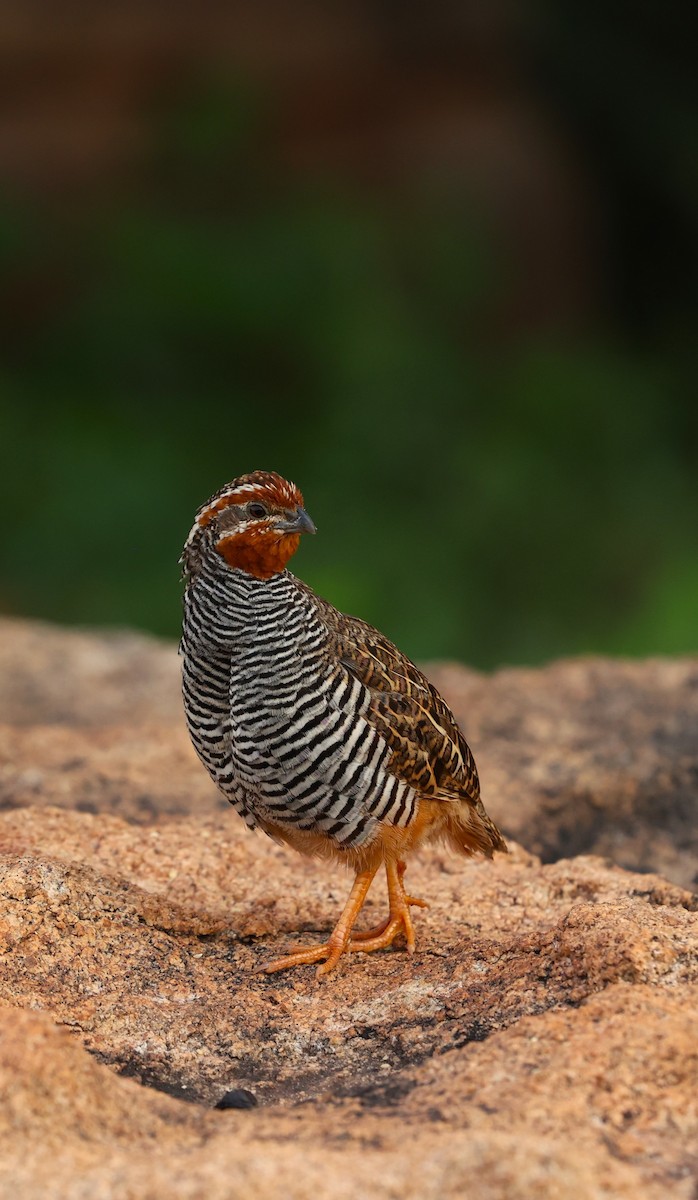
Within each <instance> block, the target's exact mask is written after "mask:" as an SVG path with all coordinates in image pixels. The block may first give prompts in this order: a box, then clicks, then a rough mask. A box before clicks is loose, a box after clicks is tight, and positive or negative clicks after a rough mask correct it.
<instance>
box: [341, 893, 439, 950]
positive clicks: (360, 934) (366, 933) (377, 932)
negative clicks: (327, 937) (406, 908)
mask: <svg viewBox="0 0 698 1200" xmlns="http://www.w3.org/2000/svg"><path fill="white" fill-rule="evenodd" d="M405 904H412V905H414V906H415V907H416V908H428V907H429V905H428V904H427V902H426V900H420V898H419V897H418V896H408V895H405ZM400 911H401V910H398V912H395V913H390V914H389V915H388V916H387V917H386V918H385V920H384V921H381V923H380V925H373V926H372V927H371V929H360V930H358V931H354V932H353V933H352V935H351V940H352V942H373V941H375V939H376V938H380V937H382V936H383V934H384V933H385V932H386V930H387V929H389V928H390V926H391V924H393V922H394V921H395V920H402V918H401V917H400V916H399V912H400ZM408 916H409V913H408ZM410 924H411V921H410ZM356 948H357V950H358V949H363V950H365V949H366V946H362V947H358V946H357V947H356Z"/></svg>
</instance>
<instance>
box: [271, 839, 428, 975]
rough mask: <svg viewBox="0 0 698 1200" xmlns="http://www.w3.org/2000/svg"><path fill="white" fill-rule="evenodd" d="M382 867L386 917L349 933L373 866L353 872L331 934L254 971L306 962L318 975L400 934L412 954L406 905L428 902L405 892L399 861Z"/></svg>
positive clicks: (411, 929) (382, 946) (411, 930)
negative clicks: (344, 958) (348, 956)
mask: <svg viewBox="0 0 698 1200" xmlns="http://www.w3.org/2000/svg"><path fill="white" fill-rule="evenodd" d="M386 871H387V877H388V900H389V903H390V911H389V913H388V917H387V920H385V921H383V923H382V924H381V925H377V926H375V928H373V929H366V930H364V931H363V932H359V933H352V926H353V924H354V921H355V920H356V918H357V916H358V915H359V912H360V911H361V907H362V905H363V902H364V900H365V899H366V893H367V892H368V889H369V887H370V886H371V880H372V879H373V876H374V875H375V869H374V870H372V871H363V872H360V873H359V874H357V876H356V879H355V881H354V886H353V888H352V892H351V895H350V897H349V899H348V901H347V903H346V905H345V907H344V911H343V912H342V915H341V917H340V918H339V921H338V922H337V924H336V926H335V928H334V930H333V932H332V935H331V937H330V938H329V939H328V940H327V941H326V942H323V943H322V944H321V945H319V946H299V947H298V948H297V949H296V950H294V951H293V952H292V953H291V954H286V955H284V957H283V958H275V959H273V961H272V962H269V963H264V964H263V965H262V966H260V967H257V970H256V971H255V974H264V975H272V974H273V973H274V972H275V971H285V970H286V968H287V967H302V966H306V965H307V964H309V963H319V964H320V965H319V966H318V969H317V975H318V977H322V976H323V975H328V974H329V972H330V971H333V970H334V968H335V967H336V966H337V963H338V962H339V960H340V958H341V957H342V955H343V954H351V953H358V952H360V953H363V954H368V953H369V952H370V951H372V950H384V949H385V948H386V947H387V946H392V944H393V942H394V941H395V938H396V937H399V935H400V934H403V935H404V938H405V942H406V943H407V952H408V954H413V953H414V946H415V937H414V927H413V925H412V917H411V916H410V905H413V906H416V907H417V908H428V907H429V905H428V904H427V902H426V900H421V899H419V898H418V897H416V896H408V895H407V893H406V891H405V888H404V885H403V882H402V880H403V876H404V874H405V864H404V863H403V862H394V861H393V862H387V863H386ZM323 960H324V961H323Z"/></svg>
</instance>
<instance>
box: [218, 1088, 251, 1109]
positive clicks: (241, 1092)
mask: <svg viewBox="0 0 698 1200" xmlns="http://www.w3.org/2000/svg"><path fill="white" fill-rule="evenodd" d="M256 1107H257V1097H256V1096H255V1095H254V1094H253V1093H252V1092H248V1091H247V1089H246V1088H233V1089H232V1090H231V1091H229V1092H226V1093H225V1095H224V1096H221V1098H220V1100H219V1101H218V1103H217V1105H216V1108H256Z"/></svg>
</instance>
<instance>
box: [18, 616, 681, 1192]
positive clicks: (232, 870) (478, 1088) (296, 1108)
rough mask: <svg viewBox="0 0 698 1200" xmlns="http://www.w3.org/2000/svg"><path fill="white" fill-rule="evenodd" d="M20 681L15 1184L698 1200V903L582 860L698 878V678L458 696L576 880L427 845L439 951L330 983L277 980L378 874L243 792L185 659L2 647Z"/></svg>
mask: <svg viewBox="0 0 698 1200" xmlns="http://www.w3.org/2000/svg"><path fill="white" fill-rule="evenodd" d="M0 664H1V665H3V666H4V674H3V676H2V679H3V682H2V685H0V706H1V711H0V716H1V719H2V720H3V721H4V724H3V725H2V726H0V801H1V803H2V805H3V808H4V811H0V897H1V899H0V959H1V969H0V1093H1V1094H2V1095H3V1098H4V1103H3V1105H2V1106H0V1147H1V1148H2V1149H1V1150H0V1192H2V1193H3V1194H8V1195H18V1196H22V1198H23V1200H24V1198H25V1197H27V1198H33V1197H37V1198H38V1197H42V1200H43V1198H45V1197H48V1198H49V1200H50V1198H52V1197H56V1198H58V1197H60V1198H61V1200H63V1198H66V1200H72V1198H73V1197H75V1200H83V1198H86V1197H90V1198H92V1197H111V1196H114V1195H119V1196H127V1197H134V1198H136V1197H137V1198H138V1200H140V1198H141V1197H143V1198H150V1197H152V1198H153V1200H155V1197H160V1196H162V1195H168V1196H172V1197H182V1198H187V1200H188V1198H190V1197H191V1198H192V1200H193V1198H194V1197H197V1198H198V1197H202V1196H206V1197H210V1198H211V1200H217V1198H218V1197H221V1200H222V1198H223V1197H228V1196H230V1195H243V1196H244V1195H247V1194H250V1195H255V1196H256V1197H262V1198H264V1197H267V1196H269V1197H271V1196H278V1195H287V1196H290V1197H296V1196H297V1197H307V1196H308V1195H309V1194H313V1193H315V1194H317V1195H318V1196H319V1197H325V1196H327V1197H331V1198H334V1197H338V1198H339V1197H342V1198H344V1197H346V1198H347V1200H348V1198H349V1197H355V1196H357V1195H364V1194H365V1195H371V1196H380V1197H398V1196H399V1197H408V1198H410V1197H414V1198H415V1200H416V1198H417V1197H420V1198H421V1197H427V1198H431V1197H434V1198H436V1197H451V1196H453V1197H456V1196H463V1195H464V1194H468V1195H477V1196H478V1197H484V1198H485V1200H490V1198H493V1200H494V1198H501V1200H505V1198H506V1200H509V1198H513V1200H518V1198H519V1197H521V1200H523V1198H524V1197H526V1198H528V1197H530V1196H533V1195H535V1196H541V1197H544V1198H548V1197H549V1198H551V1200H557V1198H558V1197H559V1198H560V1200H562V1198H563V1197H564V1198H565V1200H566V1198H568V1197H571V1196H574V1197H575V1198H576V1197H581V1198H582V1200H587V1198H588V1200H596V1198H597V1197H598V1198H599V1200H601V1198H604V1200H605V1198H607V1197H617V1196H618V1197H623V1196H626V1195H627V1196H628V1197H630V1196H633V1197H641V1198H644V1197H647V1198H649V1200H654V1198H655V1197H656V1198H657V1200H659V1198H660V1197H666V1196H677V1197H680V1200H684V1198H685V1200H692V1198H693V1196H694V1194H695V1191H694V1189H695V1176H696V1169H697V1167H698V1155H697V1153H696V1146H698V1101H697V1099H696V1097H697V1096H698V1087H697V1086H696V1085H697V1084H698V1020H697V1019H696V1013H697V1011H698V916H697V914H696V908H697V902H696V897H695V896H693V895H692V894H691V893H690V892H688V891H686V890H684V889H683V888H682V887H681V886H678V885H677V884H676V883H673V882H667V881H666V880H665V879H662V878H660V877H659V876H658V875H655V874H638V873H636V872H631V871H628V870H624V869H621V868H620V867H619V866H617V865H614V864H613V863H611V862H609V861H603V860H601V859H599V858H598V857H593V856H589V855H586V856H582V857H579V856H578V857H574V858H561V856H560V854H559V852H558V851H559V849H560V847H561V846H562V847H564V844H565V843H564V839H565V837H566V838H567V839H568V841H569V840H571V841H572V842H574V839H575V838H578V839H580V841H581V844H582V848H586V846H585V839H586V842H588V841H590V840H591V843H592V846H594V847H596V846H597V845H598V844H603V845H605V849H606V851H607V852H612V851H614V848H615V849H618V850H619V851H620V854H621V856H622V857H625V858H626V859H627V858H628V857H632V855H637V856H638V859H641V860H642V861H641V862H639V863H638V865H643V866H644V865H650V864H649V863H648V862H647V859H650V860H651V859H652V855H653V854H655V855H656V856H657V860H656V861H657V865H664V869H665V870H666V869H667V867H666V865H665V860H666V863H667V864H668V865H669V867H670V869H671V873H673V874H674V875H675V876H677V877H679V878H685V877H687V876H688V875H690V874H691V865H692V864H691V854H690V849H691V848H690V844H689V843H688V842H687V841H682V838H683V836H684V835H683V830H684V829H685V825H686V820H685V811H684V810H687V808H688V804H689V801H690V800H693V802H695V774H696V761H697V758H698V755H697V745H698V735H697V734H696V722H695V707H693V708H692V707H691V705H694V706H695V696H696V691H697V690H698V689H696V687H695V680H696V679H698V668H697V667H696V664H691V663H669V662H662V663H645V664H623V663H620V664H619V663H602V662H591V663H581V662H574V663H560V664H555V665H554V666H551V667H549V668H547V669H545V670H542V671H504V672H500V673H498V674H497V675H495V676H494V677H492V678H491V679H485V678H484V677H481V676H477V675H473V674H471V673H469V672H465V671H462V670H460V669H456V668H452V667H442V668H439V669H438V670H436V669H435V670H434V671H433V672H431V674H432V677H433V678H434V680H435V682H437V683H438V684H439V686H440V687H442V689H443V690H444V692H445V694H446V695H447V696H448V698H449V699H450V701H451V702H452V703H453V704H454V706H455V707H456V709H457V710H458V711H459V712H460V715H461V716H462V717H463V722H464V725H465V726H466V729H467V731H468V734H469V736H470V740H471V741H472V743H473V746H474V749H475V752H476V755H477V758H478V761H479V763H480V766H481V773H482V775H483V783H484V786H485V788H486V790H487V801H488V807H489V808H490V810H491V811H492V813H493V815H495V816H496V818H497V819H498V820H500V821H501V823H502V825H503V826H504V828H505V830H506V831H507V832H508V833H512V832H513V833H514V834H516V835H518V836H519V837H520V839H521V840H522V841H525V842H526V843H527V844H528V845H529V846H531V845H534V846H535V848H536V849H537V850H538V851H540V850H543V851H544V854H545V857H546V859H549V860H550V861H548V862H546V863H541V861H540V860H539V858H538V857H536V856H535V855H534V854H532V853H530V852H529V850H524V849H523V848H521V847H520V846H518V845H516V844H514V845H513V847H512V853H511V854H510V855H509V856H507V857H504V856H499V857H498V858H497V859H496V860H495V861H494V862H493V863H486V862H476V861H463V860H458V859H456V858H454V857H452V856H450V855H449V854H447V853H446V852H443V851H441V850H438V849H429V850H427V851H425V852H424V853H423V854H421V855H420V856H419V857H418V858H415V859H414V860H412V861H411V862H410V866H409V881H410V889H411V890H412V891H413V892H414V893H415V894H420V895H423V896H425V898H426V899H428V901H429V903H430V908H429V910H428V911H424V912H422V911H419V912H417V914H416V924H417V951H416V953H415V955H414V956H413V957H411V958H410V957H408V956H407V955H406V954H405V953H404V951H403V950H401V949H399V948H396V949H394V950H391V951H388V952H385V953H383V954H374V955H367V956H364V955H358V954H357V955H352V956H350V957H348V958H347V959H345V960H344V961H343V962H342V963H341V964H340V967H339V968H338V969H337V971H336V972H335V973H334V974H333V975H331V976H330V977H328V978H327V979H326V980H324V981H323V982H318V981H317V980H316V978H315V975H314V972H313V970H312V969H308V968H303V969H299V970H296V971H293V972H286V973H283V974H280V975H276V976H260V975H255V974H254V973H253V972H254V968H255V967H256V966H258V965H259V964H260V963H262V962H264V961H265V960H266V959H267V958H269V957H270V956H274V955H276V954H277V953H279V952H280V951H281V950H282V949H283V948H285V947H287V946H288V945H289V944H290V943H293V942H294V941H296V940H298V939H299V938H301V939H303V940H315V939H317V940H321V939H322V937H323V935H324V934H325V933H326V931H327V930H328V928H329V927H330V925H331V923H332V921H333V918H334V917H335V915H336V913H337V911H338V909H339V907H340V906H341V904H342V902H343V899H344V896H345V893H346V890H347V886H348V880H347V878H346V877H344V876H343V875H342V874H341V873H340V872H338V871H336V870H335V869H332V868H331V867H329V866H328V865H327V864H318V863H314V862H310V861H305V860H302V859H300V858H299V857H297V856H296V855H295V854H293V853H291V852H290V851H285V850H283V849H281V848H279V847H277V846H275V845H274V844H273V843H272V842H270V841H268V840H266V839H264V838H262V837H261V836H255V835H250V834H248V833H247V832H246V830H245V829H244V827H243V826H242V824H241V822H239V821H237V820H236V819H235V818H234V815H233V814H232V813H231V812H230V811H229V810H228V807H227V805H225V803H224V802H223V801H221V800H220V798H219V797H218V796H217V794H216V792H215V790H214V789H213V788H212V786H211V785H210V784H209V782H208V780H207V777H206V775H205V772H204V771H203V769H202V768H201V767H200V766H199V764H198V762H197V760H196V759H195V757H194V755H193V752H192V751H191V750H190V748H189V746H188V742H187V739H186V734H185V733H184V732H183V728H182V719H181V715H180V710H179V697H178V678H177V663H176V657H175V655H174V653H173V650H172V648H171V647H169V646H162V645H159V644H157V643H155V642H153V643H150V642H149V641H148V639H144V638H138V637H135V636H134V637H133V638H132V637H131V635H119V636H112V637H105V638H102V637H101V635H96V634H79V633H64V632H62V631H57V630H52V629H49V628H47V627H40V626H31V625H27V624H20V623H9V622H5V623H4V627H0ZM49 665H51V666H52V670H55V669H56V668H57V667H58V666H60V679H59V681H57V680H56V678H55V676H54V675H53V674H52V672H49V671H48V667H49ZM151 668H152V669H151ZM692 714H693V733H691V728H690V725H691V715H692ZM692 739H693V740H692ZM691 772H693V775H691ZM692 778H693V780H694V791H693V792H691V779H692ZM652 788H654V789H655V791H654V793H653V792H652ZM672 788H673V789H674V792H672ZM662 789H664V790H663V791H662ZM653 794H654V797H655V800H656V801H657V803H655V804H654V805H653V804H652V803H651V800H652V795H653ZM672 795H675V807H676V811H675V812H674V811H673V810H672V805H671V803H670V798H671V796H672ZM682 806H683V807H682ZM590 813H593V814H594V819H593V820H592V819H591V817H590V815H589V814H590ZM659 816H661V817H662V821H663V824H662V825H661V826H660V833H659V834H657V833H656V832H655V837H654V843H653V840H652V820H653V819H654V817H657V818H658V817H659ZM577 817H578V819H579V822H580V826H581V833H580V832H579V831H578V830H577V829H576V826H575V820H576V819H577ZM585 822H586V824H585ZM633 829H634V830H635V832H634V834H633V833H632V831H633ZM565 831H567V832H565ZM545 838H547V839H548V840H547V841H546V840H545ZM556 838H558V841H556V840H555V839H556ZM537 839H538V840H537ZM541 839H543V840H541ZM604 839H605V843H604ZM653 845H654V849H653ZM578 848H579V847H577V846H576V845H572V846H571V847H569V849H571V850H576V849H578ZM384 905H385V897H384V894H383V892H382V889H380V888H376V889H375V895H374V894H373V893H372V894H371V896H370V898H369V903H368V905H367V909H366V913H365V916H364V918H363V919H364V920H365V923H366V924H367V925H368V924H370V923H375V922H377V921H378V920H380V919H381V917H382V915H383V910H384ZM230 1088H247V1089H249V1090H250V1091H251V1092H253V1093H254V1094H255V1096H256V1097H257V1099H258V1101H259V1106H258V1107H257V1108H253V1109H249V1110H246V1111H235V1110H228V1111H222V1112H221V1111H215V1110H214V1108H213V1106H214V1104H215V1103H216V1101H217V1100H218V1099H219V1098H220V1097H221V1096H222V1095H223V1093H224V1092H226V1091H227V1090H228V1089H230ZM184 1100H187V1101H189V1103H184V1102H183V1101H184ZM231 1135H232V1136H231Z"/></svg>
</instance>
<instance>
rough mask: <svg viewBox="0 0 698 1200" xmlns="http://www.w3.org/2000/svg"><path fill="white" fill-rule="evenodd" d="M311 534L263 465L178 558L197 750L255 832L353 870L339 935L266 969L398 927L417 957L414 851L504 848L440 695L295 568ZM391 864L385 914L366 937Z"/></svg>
mask: <svg viewBox="0 0 698 1200" xmlns="http://www.w3.org/2000/svg"><path fill="white" fill-rule="evenodd" d="M314 532H315V526H314V525H313V522H312V521H311V519H310V517H309V516H308V514H307V513H306V511H305V508H304V507H303V497H302V495H301V493H300V492H299V490H298V488H297V487H296V486H295V485H294V484H292V483H289V482H287V481H286V480H285V479H282V478H281V476H279V475H277V474H275V473H273V472H267V471H253V472H252V473H251V474H249V475H241V476H240V477H239V478H238V479H234V480H233V481H232V483H228V484H226V486H225V487H224V488H221V490H220V491H218V492H216V494H215V495H214V496H212V497H211V499H210V500H208V501H207V502H206V504H204V505H203V506H202V507H201V508H200V509H199V511H198V513H197V514H196V519H195V522H194V526H193V528H192V530H191V533H190V534H189V537H188V539H187V542H186V545H185V547H184V553H183V557H182V562H183V565H184V573H185V578H186V590H185V596H184V630H183V637H182V645H181V651H182V655H183V660H184V665H183V693H184V707H185V712H186V718H187V723H188V726H189V732H190V734H191V738H192V741H193V743H194V747H195V749H196V751H197V753H198V755H199V757H200V758H201V760H202V762H203V763H204V765H205V766H206V768H207V769H208V771H209V773H210V775H211V776H212V778H213V779H214V780H215V782H216V783H217V785H218V787H219V788H220V790H221V791H222V792H223V794H224V795H225V796H226V797H227V798H228V800H229V801H230V803H231V804H232V805H233V806H234V808H235V809H236V810H237V812H238V813H239V814H240V816H241V817H242V818H243V820H244V821H245V822H246V824H247V825H248V826H249V827H250V828H251V829H255V828H260V829H263V830H264V831H265V832H266V833H268V834H270V835H271V836H272V837H274V838H276V839H277V840H279V841H281V842H286V843H288V844H289V845H291V846H293V847H295V849H297V850H300V851H302V852H303V853H307V854H314V855H322V856H325V857H328V858H333V859H339V860H340V861H341V862H343V863H345V864H347V865H348V866H350V867H351V868H352V869H353V870H354V872H355V880H354V885H353V887H352V890H351V894H350V896H349V899H348V901H347V904H346V906H345V908H344V910H343V912H342V915H341V916H340V918H339V921H338V922H337V925H336V926H335V928H334V930H333V932H332V934H331V936H330V938H329V940H328V941H327V942H326V943H324V944H323V945H320V946H310V947H308V948H307V949H301V950H298V951H297V952H295V953H292V954H289V955H288V956H287V957H285V958H281V959H278V960H276V961H274V962H271V963H268V964H267V965H266V966H265V967H264V968H263V970H266V971H268V972H271V971H277V970H280V969H281V968H283V967H290V966H295V965H297V964H300V963H313V962H321V966H320V967H319V968H318V974H325V973H326V972H328V971H331V970H332V969H333V967H335V966H336V964H337V962H338V960H339V958H340V956H341V955H342V954H343V953H345V952H347V951H353V950H362V951H369V950H377V949H380V948H382V947H385V946H389V945H390V944H391V943H392V942H393V941H394V939H395V938H396V936H398V934H403V935H404V937H405V940H406V942H407V949H408V950H409V951H412V950H413V949H414V931H413V927H412V921H411V918H410V905H413V904H417V905H423V904H424V902H423V901H421V900H415V899H414V898H413V897H411V896H408V895H407V893H406V892H405V888H404V885H403V874H404V870H405V863H404V860H405V857H406V855H407V854H408V853H409V852H410V851H411V850H414V849H415V848H416V847H417V846H418V845H420V844H421V843H422V842H427V841H433V840H434V839H443V840H445V841H447V842H448V843H450V844H451V845H452V846H453V847H455V849H456V850H458V851H460V852H461V853H464V854H474V853H476V852H478V851H479V852H481V853H483V854H485V855H487V856H488V857H491V856H492V852H493V851H494V850H506V844H505V842H504V839H503V838H502V836H501V834H500V832H499V830H498V829H497V827H496V825H495V824H494V823H493V821H491V820H490V818H489V817H488V815H487V813H486V812H485V809H484V807H483V805H482V802H481V800H480V787H479V783H478V776H477V770H476V768H475V762H474V760H473V756H472V754H471V752H470V749H469V747H468V745H467V743H466V741H465V738H464V737H463V735H462V733H461V732H460V730H459V728H458V726H457V724H456V720H455V717H454V716H453V714H452V712H451V711H450V709H449V708H448V705H447V704H446V703H445V701H444V700H443V699H442V698H441V696H440V695H439V693H438V692H437V691H436V689H435V688H434V687H432V685H431V684H430V683H429V681H428V680H427V679H426V678H425V676H424V675H423V674H422V672H421V671H420V670H418V668H417V667H416V666H415V665H414V664H413V663H412V662H410V660H409V659H408V658H406V657H405V655H404V654H401V653H400V651H399V650H397V649H396V647H395V646H394V645H393V644H392V643H391V642H390V641H389V640H388V638H386V637H384V636H383V634H381V633H379V632H378V631H377V630H376V629H373V628H372V627H371V626H370V625H367V624H366V622H365V621H361V620H358V619H357V618H355V617H348V616H345V615H344V614H343V613H341V612H338V611H337V609H336V608H333V607H332V605H331V604H328V603H327V601H326V600H321V599H320V598H319V597H318V596H316V595H315V594H314V593H313V592H312V591H311V590H310V588H309V587H307V586H306V585H305V584H304V583H302V582H301V581H300V580H298V579H296V578H295V576H293V575H292V574H291V573H290V572H289V571H288V570H286V563H287V562H288V560H289V559H290V558H291V555H292V554H294V553H295V551H296V550H297V548H298V544H299V542H300V537H301V534H302V533H314ZM381 865H383V866H384V867H385V870H386V875H387V883H388V898H389V905H390V909H389V915H388V917H387V919H386V921H385V922H384V923H383V924H382V925H381V926H379V927H378V928H376V929H372V930H369V931H367V932H363V933H357V932H354V923H355V921H356V919H357V917H358V914H359V912H360V910H361V907H362V905H363V902H364V900H365V898H366V895H367V893H368V890H369V887H370V886H371V882H372V880H373V878H374V876H375V874H376V872H377V870H378V868H379V867H380V866H381ZM322 960H324V961H322Z"/></svg>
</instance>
